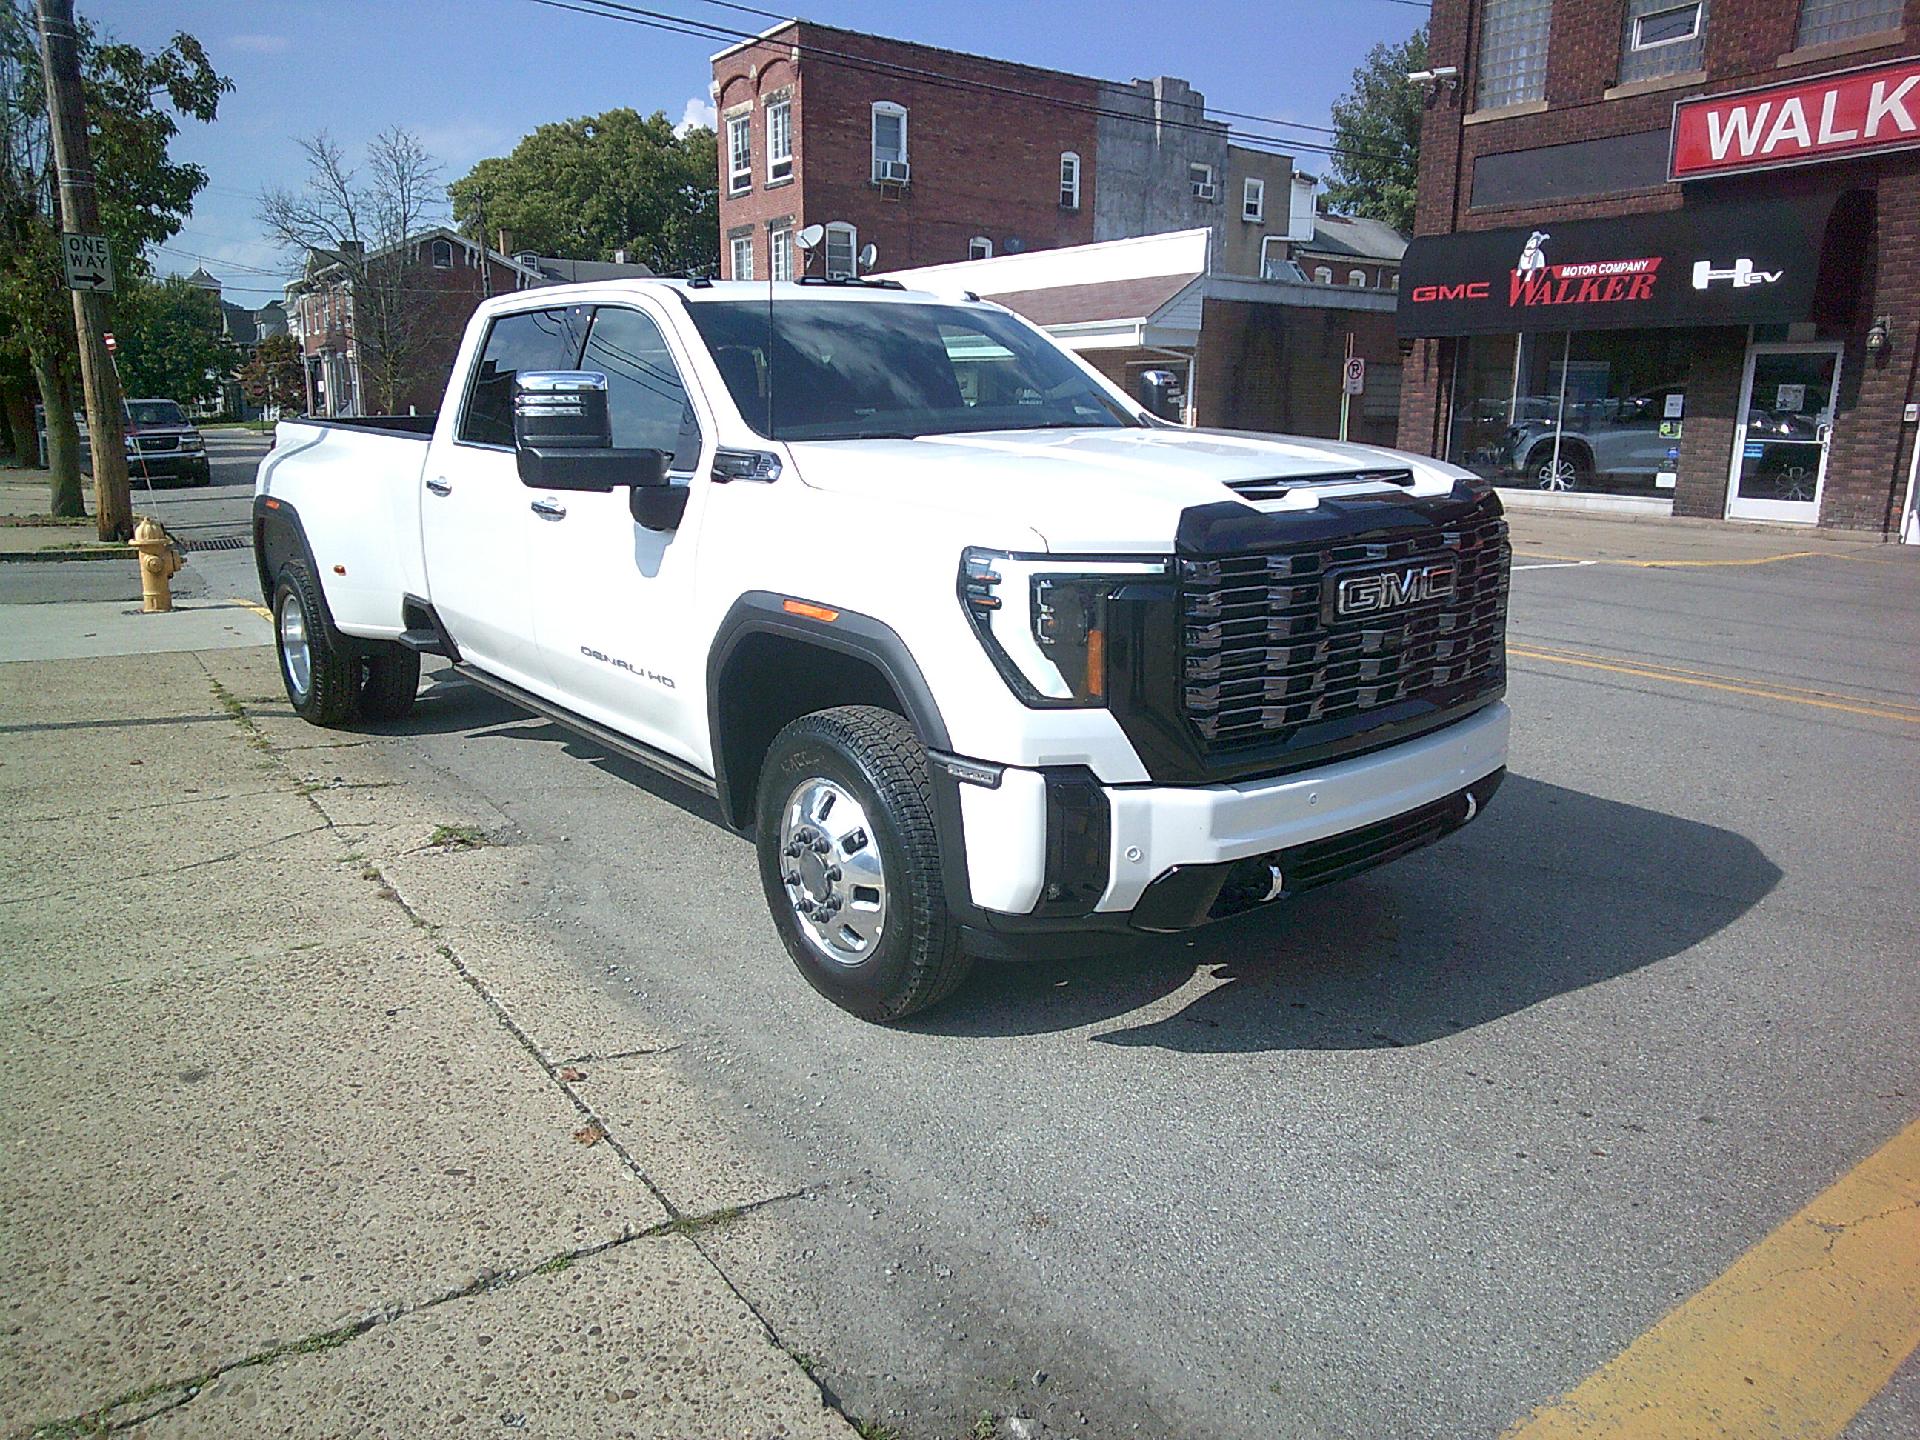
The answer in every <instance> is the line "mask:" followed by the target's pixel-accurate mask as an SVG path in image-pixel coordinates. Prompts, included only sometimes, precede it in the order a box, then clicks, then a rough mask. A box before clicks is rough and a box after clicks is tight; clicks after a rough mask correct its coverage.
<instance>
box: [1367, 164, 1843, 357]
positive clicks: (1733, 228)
mask: <svg viewBox="0 0 1920 1440" xmlns="http://www.w3.org/2000/svg"><path fill="white" fill-rule="evenodd" d="M1837 199H1838V197H1837V196H1834V195H1820V196H1795V197H1790V198H1782V199H1778V200H1766V201H1737V202H1726V203H1722V204H1709V205H1690V206H1687V207H1686V208H1684V209H1680V210H1667V211H1662V212H1660V213H1658V214H1653V215H1623V216H1620V217H1618V218H1617V219H1611V220H1567V221H1559V222H1551V221H1550V222H1547V223H1544V224H1541V225H1539V226H1537V227H1526V226H1523V227H1519V228H1516V229H1510V230H1465V231H1459V232H1457V233H1455V234H1452V235H1427V236H1422V237H1420V238H1419V239H1416V240H1415V241H1414V242H1413V243H1412V244H1411V245H1409V246H1408V247H1407V253H1406V256H1405V258H1403V259H1402V260H1401V262H1400V305H1399V325H1400V333H1401V334H1402V335H1409V336H1415V335H1511V334H1514V333H1515V332H1517V331H1537V330H1556V331H1557V330H1626V329H1639V328H1641V327H1652V326H1681V325H1688V326H1693V325H1768V324H1781V323H1785V322H1790V321H1794V320H1805V319H1808V318H1809V317H1810V316H1812V315H1813V313H1814V307H1815V300H1816V297H1817V296H1818V294H1819V290H1820V286H1819V279H1820V260H1821V250H1822V246H1823V243H1824V241H1825V238H1826V233H1827V222H1828V220H1829V218H1830V217H1831V216H1832V214H1833V208H1834V204H1835V202H1836V200H1837Z"/></svg>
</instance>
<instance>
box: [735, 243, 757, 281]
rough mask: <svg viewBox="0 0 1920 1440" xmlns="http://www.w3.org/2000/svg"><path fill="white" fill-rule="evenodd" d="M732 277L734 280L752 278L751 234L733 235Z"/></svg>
mask: <svg viewBox="0 0 1920 1440" xmlns="http://www.w3.org/2000/svg"><path fill="white" fill-rule="evenodd" d="M733 278H734V279H736V280H751V279H752V278H753V237H752V236H751V235H738V236H735V237H734V241H733Z"/></svg>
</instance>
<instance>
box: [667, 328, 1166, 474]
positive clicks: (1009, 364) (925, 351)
mask: <svg viewBox="0 0 1920 1440" xmlns="http://www.w3.org/2000/svg"><path fill="white" fill-rule="evenodd" d="M687 308H688V309H689V310H690V311H692V313H693V323H694V326H695V327H696V328H697V329H698V330H699V331H700V334H701V337H702V338H703V339H704V340H705V341H706V342H707V347H708V349H710V350H711V351H712V352H713V357H714V360H715V361H716V362H717V363H718V365H719V367H720V374H721V375H722V376H723V377H724V378H725V380H726V382H727V390H728V392H729V393H730V394H731V395H732V396H733V401H734V404H735V405H737V406H739V407H740V414H741V416H742V418H744V419H745V420H746V422H747V423H748V424H749V425H751V426H752V427H753V428H754V429H755V430H756V431H757V432H759V433H760V434H762V435H767V436H768V437H769V438H770V439H776V440H872V439H881V438H902V437H906V436H913V435H954V434H960V433H964V432H966V431H973V430H1044V429H1059V428H1065V427H1068V426H1089V425H1091V426H1103V427H1112V426H1121V425H1138V424H1140V423H1141V422H1140V421H1139V420H1137V419H1136V418H1135V417H1134V415H1133V414H1132V413H1131V412H1129V411H1128V410H1127V409H1126V408H1125V407H1124V406H1122V405H1120V404H1119V403H1118V402H1116V401H1115V400H1114V399H1113V398H1112V397H1111V396H1109V395H1108V394H1107V393H1106V392H1105V391H1104V390H1102V389H1101V388H1100V387H1099V386H1098V385H1096V384H1095V383H1094V382H1093V381H1092V380H1091V379H1089V378H1088V377H1087V375H1086V373H1085V372H1084V371H1082V370H1081V369H1080V367H1079V366H1077V365H1075V364H1074V363H1073V362H1072V361H1071V360H1069V359H1068V358H1067V357H1066V356H1065V355H1064V354H1062V353H1061V352H1060V351H1059V350H1057V349H1055V348H1054V347H1053V346H1052V345H1051V344H1049V343H1048V342H1047V341H1045V340H1043V339H1041V338H1040V337H1039V336H1037V335H1035V334H1034V333H1033V331H1031V330H1029V329H1028V328H1027V327H1026V326H1025V325H1023V324H1021V323H1020V322H1019V321H1017V320H1015V319H1014V318H1013V317H1012V316H1009V315H1003V314H1000V313H998V312H996V311H992V310H983V309H975V308H972V307H965V306H959V305H916V304H892V303H873V304H861V303H858V302H852V301H833V300H780V301H777V302H775V304H774V307H773V330H772V334H773V340H772V346H771V363H769V345H768V326H767V306H766V305H765V304H764V303H755V302H753V301H735V300H716V301H696V302H694V303H691V304H689V305H688V306H687ZM769 380H771V389H772V392H773V394H772V405H771V412H772V416H771V424H769V416H768V412H769V405H768V393H767V392H768V388H769Z"/></svg>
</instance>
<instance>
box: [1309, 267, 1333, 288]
mask: <svg viewBox="0 0 1920 1440" xmlns="http://www.w3.org/2000/svg"><path fill="white" fill-rule="evenodd" d="M1313 283H1314V284H1316V285H1331V284H1332V283H1333V270H1332V268H1331V267H1330V266H1326V265H1316V266H1314V267H1313Z"/></svg>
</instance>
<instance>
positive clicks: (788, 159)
mask: <svg viewBox="0 0 1920 1440" xmlns="http://www.w3.org/2000/svg"><path fill="white" fill-rule="evenodd" d="M792 178H793V102H792V101H791V100H776V101H774V102H773V104H771V105H769V106H767V180H768V182H769V183H771V182H772V181H775V180H791V179H792Z"/></svg>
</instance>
